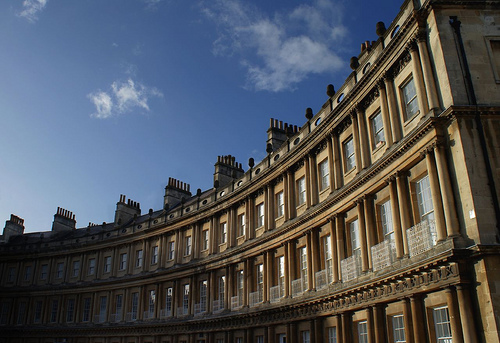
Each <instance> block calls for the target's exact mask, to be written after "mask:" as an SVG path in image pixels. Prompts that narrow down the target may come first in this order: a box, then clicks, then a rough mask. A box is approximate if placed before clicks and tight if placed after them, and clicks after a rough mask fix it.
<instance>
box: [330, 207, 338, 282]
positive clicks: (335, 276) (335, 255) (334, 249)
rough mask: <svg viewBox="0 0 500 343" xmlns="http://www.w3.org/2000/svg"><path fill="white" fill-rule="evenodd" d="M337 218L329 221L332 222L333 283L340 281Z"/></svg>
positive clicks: (333, 217)
mask: <svg viewBox="0 0 500 343" xmlns="http://www.w3.org/2000/svg"><path fill="white" fill-rule="evenodd" d="M336 220H337V218H336V217H335V216H332V217H331V218H330V219H329V222H330V246H331V250H332V251H331V254H332V281H333V282H338V281H339V261H338V257H339V256H338V252H337V232H336V228H335V226H336V225H335V221H336Z"/></svg>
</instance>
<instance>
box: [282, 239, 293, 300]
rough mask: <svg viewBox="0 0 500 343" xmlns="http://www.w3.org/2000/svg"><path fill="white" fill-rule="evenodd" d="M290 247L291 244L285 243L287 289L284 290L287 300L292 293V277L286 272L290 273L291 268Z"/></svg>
mask: <svg viewBox="0 0 500 343" xmlns="http://www.w3.org/2000/svg"><path fill="white" fill-rule="evenodd" d="M289 245H290V243H289V242H285V243H284V244H283V250H284V256H285V258H284V260H285V289H284V292H285V294H284V296H285V298H287V297H289V296H290V295H291V293H292V292H291V290H290V287H291V284H292V280H290V275H289V274H288V273H287V272H286V271H288V269H289V266H290V256H289V255H288V254H289V249H288V246H289Z"/></svg>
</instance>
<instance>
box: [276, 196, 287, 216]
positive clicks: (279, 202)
mask: <svg viewBox="0 0 500 343" xmlns="http://www.w3.org/2000/svg"><path fill="white" fill-rule="evenodd" d="M284 215H285V198H284V193H283V191H280V192H278V193H276V218H279V217H282V216H284Z"/></svg>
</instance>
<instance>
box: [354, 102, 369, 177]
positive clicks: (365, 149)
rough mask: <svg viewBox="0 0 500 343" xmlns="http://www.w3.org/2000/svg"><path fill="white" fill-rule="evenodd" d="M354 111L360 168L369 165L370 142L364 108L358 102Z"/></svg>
mask: <svg viewBox="0 0 500 343" xmlns="http://www.w3.org/2000/svg"><path fill="white" fill-rule="evenodd" d="M356 113H357V117H358V132H359V142H360V148H359V150H360V153H361V168H363V169H365V168H367V167H368V166H369V165H370V151H371V149H370V144H369V142H368V133H367V127H366V115H365V109H364V108H363V107H362V106H361V105H360V104H358V105H357V106H356Z"/></svg>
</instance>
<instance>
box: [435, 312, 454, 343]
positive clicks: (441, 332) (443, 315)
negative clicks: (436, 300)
mask: <svg viewBox="0 0 500 343" xmlns="http://www.w3.org/2000/svg"><path fill="white" fill-rule="evenodd" d="M433 314H434V327H435V329H436V339H437V343H452V337H451V325H450V316H449V315H448V306H443V307H438V308H435V309H434V311H433Z"/></svg>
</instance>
